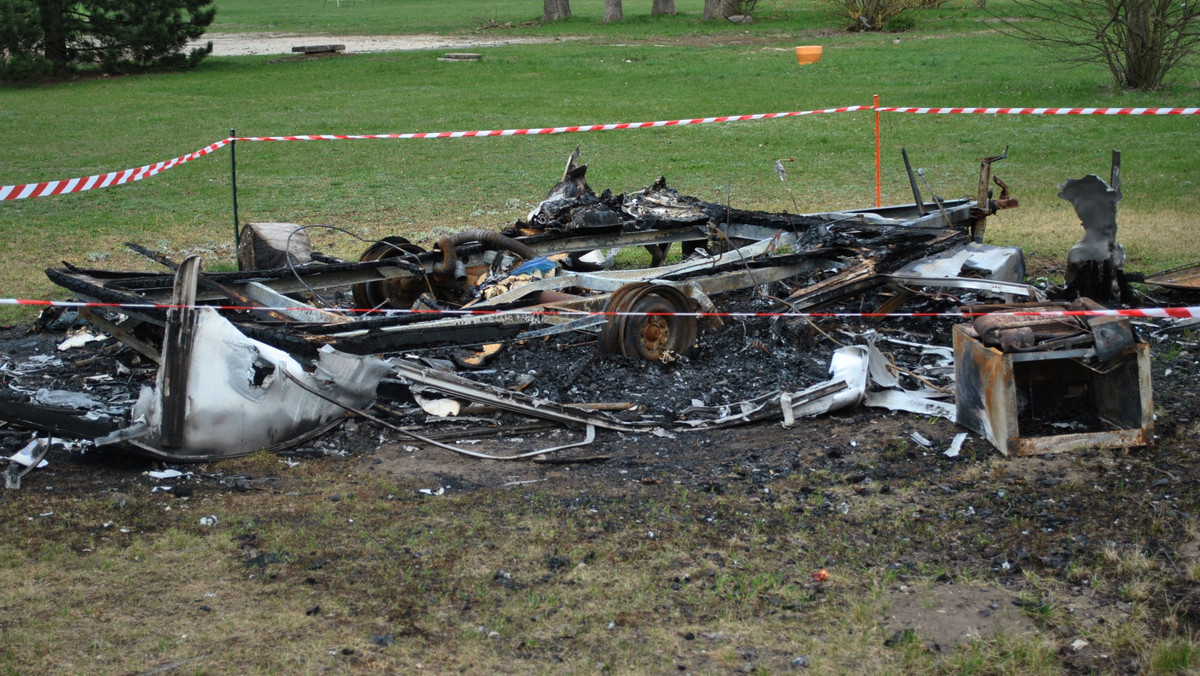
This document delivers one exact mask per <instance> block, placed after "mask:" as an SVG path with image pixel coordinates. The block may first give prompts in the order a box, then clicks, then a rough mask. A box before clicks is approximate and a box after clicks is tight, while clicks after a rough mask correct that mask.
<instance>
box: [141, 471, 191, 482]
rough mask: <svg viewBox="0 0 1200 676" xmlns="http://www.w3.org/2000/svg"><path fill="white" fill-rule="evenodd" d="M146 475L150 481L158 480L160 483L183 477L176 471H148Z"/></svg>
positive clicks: (181, 473)
mask: <svg viewBox="0 0 1200 676" xmlns="http://www.w3.org/2000/svg"><path fill="white" fill-rule="evenodd" d="M146 474H147V475H149V476H150V478H151V479H158V480H160V481H161V480H163V479H178V478H179V477H181V476H183V472H180V471H179V470H177V469H164V470H150V471H149V472H146Z"/></svg>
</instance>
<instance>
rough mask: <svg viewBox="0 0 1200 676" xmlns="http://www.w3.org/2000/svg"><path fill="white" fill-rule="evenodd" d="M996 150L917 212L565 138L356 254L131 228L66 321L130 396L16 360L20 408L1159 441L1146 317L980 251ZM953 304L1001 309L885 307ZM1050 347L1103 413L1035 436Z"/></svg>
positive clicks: (12, 381) (124, 421)
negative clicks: (770, 425)
mask: <svg viewBox="0 0 1200 676" xmlns="http://www.w3.org/2000/svg"><path fill="white" fill-rule="evenodd" d="M996 159H999V157H997V158H987V159H986V160H985V161H984V163H983V167H982V169H983V171H982V173H981V179H980V186H979V196H978V198H977V199H958V200H944V199H940V198H936V197H935V198H933V200H932V201H930V202H928V203H927V202H925V201H924V200H922V199H920V195H919V192H916V190H915V186H916V183H915V181H914V183H913V185H914V196H915V197H916V198H917V199H916V201H914V203H913V204H909V205H901V206H892V207H882V208H868V209H856V210H848V211H837V212H825V213H812V214H805V215H797V214H789V213H786V212H785V213H767V212H759V211H747V210H738V209H731V208H729V207H727V206H725V205H719V204H713V203H708V202H704V201H702V200H699V199H696V198H693V197H687V196H682V195H680V194H678V193H677V192H676V191H675V190H673V189H671V188H669V187H668V186H667V184H666V181H665V180H664V179H663V178H661V177H660V178H659V179H657V180H656V181H654V182H653V183H652V184H651V185H650V186H649V187H647V188H644V189H642V190H640V191H636V192H633V193H629V194H622V195H613V194H612V193H610V192H607V191H606V192H604V193H602V194H599V195H597V194H595V193H594V192H593V191H592V189H591V188H590V186H588V184H587V182H586V180H585V175H586V165H580V164H578V163H577V155H572V157H571V158H570V159H569V161H568V163H567V167H566V170H565V171H564V172H563V176H562V179H561V180H560V181H559V182H558V184H557V185H556V186H555V187H554V188H553V189H552V190H551V191H550V193H549V194H548V196H547V197H546V199H544V200H543V201H542V202H541V203H540V204H538V205H537V206H536V207H535V208H534V209H533V211H532V212H531V213H530V214H529V216H528V217H527V218H525V219H523V220H519V221H517V222H516V223H515V224H513V225H512V226H510V227H508V228H506V229H504V230H503V231H499V232H498V231H493V230H481V229H473V230H467V231H464V232H462V233H459V234H457V235H453V236H450V237H445V238H443V239H441V240H440V241H439V242H438V243H437V244H436V246H435V247H434V248H433V249H432V250H425V249H424V248H422V247H421V246H419V245H418V244H416V243H414V242H410V241H408V240H406V239H404V238H403V237H398V236H393V237H387V238H384V239H382V240H379V241H378V242H375V243H373V244H371V246H370V247H369V248H367V250H366V251H365V252H364V253H363V255H362V256H361V257H360V259H359V260H358V261H345V260H338V259H334V258H331V257H328V256H324V255H322V254H320V253H317V252H312V251H311V250H310V249H309V246H310V245H309V244H308V237H307V235H306V234H305V228H301V227H299V226H288V225H287V224H277V223H276V224H255V225H248V226H247V227H246V228H245V229H244V230H243V231H242V241H241V246H240V247H239V261H240V263H241V266H242V267H243V268H244V269H243V270H242V271H239V272H233V273H205V272H202V271H201V262H200V260H199V259H197V258H189V259H186V260H184V261H180V262H176V261H172V260H169V259H167V258H166V257H164V256H162V255H159V254H157V253H155V252H152V251H148V250H145V249H142V248H140V247H136V248H135V250H138V251H140V252H142V253H145V254H146V255H147V256H150V257H151V258H153V259H154V260H156V261H157V262H159V263H161V264H164V265H166V266H168V267H169V268H171V271H170V272H163V273H148V272H118V271H108V270H97V269H84V268H78V267H74V266H71V265H67V266H65V267H61V268H53V269H50V270H47V275H48V276H49V277H50V279H51V280H53V281H54V282H55V283H56V284H58V285H60V286H62V287H64V288H66V289H69V290H70V291H71V292H72V293H73V294H74V295H75V296H76V297H78V298H79V299H80V300H81V301H85V302H88V303H91V304H92V306H90V307H83V308H79V309H78V310H77V311H76V310H70V311H68V312H64V313H60V314H61V315H63V317H62V318H67V319H69V318H71V317H74V322H68V323H73V324H77V325H80V326H84V327H86V328H87V329H88V330H91V331H95V332H100V333H102V334H107V335H108V336H110V337H111V338H112V339H115V341H116V342H113V341H112V340H108V341H106V343H105V346H104V347H102V348H100V350H101V351H104V352H105V354H107V355H109V356H112V355H113V354H115V353H121V354H126V355H127V356H128V357H129V359H126V360H124V361H122V362H118V363H121V364H122V366H121V367H120V368H122V369H124V370H125V373H122V374H115V375H117V377H118V380H119V382H120V383H123V384H124V385H123V386H117V385H116V382H118V380H114V379H113V378H108V379H107V380H104V379H98V380H97V381H96V384H97V385H99V384H100V381H101V380H103V383H104V385H103V386H104V387H107V388H110V389H111V390H112V391H111V392H109V393H108V394H106V395H105V396H104V403H103V404H99V403H98V402H97V405H93V404H92V403H89V402H85V401H84V400H83V399H84V398H85V397H87V396H88V395H86V394H84V393H79V392H77V393H71V392H60V393H57V394H53V393H50V394H48V392H49V390H46V391H43V390H42V389H39V388H37V387H35V386H34V384H36V383H37V382H38V378H37V375H38V374H39V373H40V370H39V364H38V363H37V361H36V360H35V359H32V358H31V359H29V360H26V361H24V362H21V363H17V361H15V360H14V359H12V358H9V359H8V361H7V362H6V363H5V364H4V366H3V369H4V371H5V373H6V376H7V380H8V385H9V387H8V392H6V393H5V395H4V396H5V397H6V398H8V399H10V400H12V403H13V405H12V406H7V407H6V411H7V412H6V413H4V414H3V417H4V419H5V420H7V421H8V422H9V423H11V424H15V425H18V426H20V427H23V428H29V429H33V430H37V431H38V432H39V433H41V434H45V435H53V436H55V437H70V438H77V439H84V440H86V442H88V443H91V444H96V445H100V446H110V447H113V448H124V449H129V450H131V451H134V452H137V453H141V454H146V455H149V456H152V457H155V458H159V459H163V460H168V461H199V460H211V459H219V458H225V457H233V456H237V455H241V454H245V453H250V452H253V451H256V450H259V449H263V448H267V449H283V448H287V447H290V446H294V445H296V444H301V443H304V442H306V441H308V440H311V439H314V438H316V437H318V436H320V435H322V434H324V433H325V432H327V431H328V430H329V429H330V428H332V427H333V426H336V425H337V424H339V423H340V422H342V421H343V420H345V418H346V416H347V415H349V414H354V415H357V416H360V417H361V418H363V419H364V420H365V421H370V423H363V424H375V425H378V426H379V427H380V428H381V429H386V430H388V431H389V432H391V433H394V434H399V435H401V436H402V437H403V438H406V439H409V440H411V443H413V444H417V445H426V446H434V447H439V448H444V449H448V450H452V451H456V452H460V453H465V454H467V455H472V456H474V457H488V458H497V459H517V458H528V457H533V456H544V455H545V454H547V453H550V452H554V451H559V450H562V449H565V448H571V447H573V446H578V445H582V444H587V443H590V442H591V441H592V440H593V439H595V438H596V435H597V434H607V433H611V432H618V433H630V432H636V433H639V434H651V435H660V436H675V435H687V434H697V433H702V432H703V431H705V430H712V429H717V428H721V427H728V426H733V425H745V424H749V423H755V422H759V421H767V420H771V421H780V422H782V423H783V424H784V425H785V426H796V425H802V424H803V419H804V418H806V417H811V416H815V415H821V414H824V413H827V412H831V411H834V410H838V409H841V408H846V407H856V406H875V407H882V408H885V409H890V410H903V411H913V412H916V413H919V414H922V415H926V416H940V417H943V418H947V419H950V420H957V421H958V422H959V423H960V424H962V425H964V426H965V427H967V428H968V429H971V430H973V431H975V432H977V433H979V434H981V435H983V436H984V437H986V438H987V439H988V440H989V441H990V442H991V443H992V444H993V445H995V446H996V447H997V448H998V449H1000V450H1001V451H1002V452H1005V453H1008V452H1014V453H1025V452H1048V451H1049V450H1061V449H1063V448H1067V447H1070V446H1071V444H1075V445H1079V444H1082V443H1088V444H1105V443H1107V444H1124V445H1139V444H1146V443H1150V441H1151V440H1152V432H1151V430H1152V426H1151V417H1150V411H1151V409H1152V407H1151V405H1150V396H1151V395H1150V385H1149V373H1148V365H1147V350H1146V346H1145V343H1143V342H1141V341H1140V340H1139V339H1137V338H1136V337H1135V336H1134V334H1133V331H1132V329H1131V327H1130V324H1129V322H1128V320H1125V319H1119V318H1107V317H1098V318H1088V319H1087V320H1086V321H1085V320H1077V318H1062V317H1058V318H1055V317H1048V316H1044V315H1043V314H1039V315H1038V317H1037V319H1038V321H1032V320H1030V321H1018V320H1016V319H1015V317H1014V315H1012V314H1011V312H1012V311H1013V308H1014V307H1016V308H1017V309H1020V308H1025V311H1028V310H1029V308H1030V306H1029V305H1017V306H1013V305H1012V304H1013V303H1020V304H1028V303H1035V304H1037V307H1039V308H1041V310H1042V311H1044V310H1046V309H1047V308H1049V309H1050V310H1052V311H1057V310H1061V309H1062V307H1063V306H1061V305H1047V303H1048V299H1047V297H1046V293H1045V292H1044V290H1043V289H1039V288H1036V287H1033V286H1030V285H1028V284H1026V283H1025V281H1024V275H1025V270H1024V261H1023V258H1022V255H1021V251H1020V250H1019V249H1016V248H1012V247H1009V248H998V247H993V246H988V245H984V244H982V239H983V234H984V231H985V228H986V222H987V219H988V217H989V216H991V215H993V214H994V213H996V211H997V210H999V209H1002V208H1011V207H1014V206H1016V204H1017V202H1016V200H1015V199H1013V198H1012V197H1011V196H1010V195H1009V194H1008V190H1007V186H1005V185H1004V184H1003V182H1002V181H999V180H998V179H994V180H995V182H996V184H997V185H999V186H1000V187H1001V189H1002V194H1001V196H1000V197H998V198H995V197H994V196H993V195H992V193H991V192H990V191H989V183H990V182H991V181H989V179H990V178H991V163H992V162H993V161H995V160H996ZM1101 182H1102V181H1101ZM1106 194H1107V193H1106ZM1075 206H1076V209H1077V210H1079V209H1080V205H1079V204H1078V203H1075ZM1081 213H1082V212H1081ZM1085 225H1086V224H1085ZM1114 230H1115V228H1114ZM1085 239H1086V238H1085ZM676 243H679V244H680V246H679V250H680V253H677V254H672V253H671V251H672V248H673V247H674V245H675V244H676ZM131 246H132V245H131ZM1109 249H1110V250H1114V251H1115V249H1112V247H1111V246H1110V247H1109ZM1072 251H1073V252H1074V249H1073V250H1072ZM646 257H648V258H649V263H648V264H645V263H639V261H644V260H645V259H646ZM1109 261H1110V262H1109V263H1101V264H1099V265H1098V266H1097V265H1092V268H1094V269H1097V270H1099V271H1100V273H1101V274H1104V275H1107V277H1106V279H1115V277H1114V274H1115V272H1116V271H1119V267H1120V262H1121V261H1116V262H1113V260H1112V259H1111V258H1110V259H1109ZM255 265H259V266H261V265H269V266H270V267H266V268H264V269H251V268H252V266H255ZM1117 290H1118V291H1120V289H1119V288H1118V289H1117ZM1110 300H1111V299H1110ZM1078 302H1081V303H1090V301H1085V300H1081V301H1078ZM1082 307H1086V308H1088V309H1091V308H1096V307H1100V306H1099V305H1096V304H1094V303H1092V304H1090V305H1084V306H1082ZM956 308H960V309H961V311H963V312H965V313H966V314H969V315H984V316H979V317H977V318H976V319H975V320H974V322H973V323H971V324H962V325H960V326H954V325H953V322H952V321H951V320H948V319H944V318H934V317H923V318H916V319H911V320H909V321H906V322H904V323H903V327H902V328H901V326H900V324H899V323H897V322H894V321H891V320H888V319H884V318H883V315H887V314H888V313H896V312H905V313H910V314H911V313H920V314H923V315H936V314H938V313H947V312H954V311H956ZM817 311H820V312H817ZM992 312H997V313H999V314H985V313H992ZM826 313H828V314H830V315H834V314H839V313H840V314H841V315H843V316H822V315H825V314H826ZM47 319H48V317H47ZM1023 319H1029V318H1027V317H1026V318H1023ZM101 337H103V336H101ZM49 360H55V361H56V363H57V364H59V365H60V366H62V365H64V364H69V362H68V361H66V360H65V359H64V358H63V357H49V358H45V361H43V362H42V365H44V364H45V363H46V361H49ZM76 361H78V360H76ZM84 361H86V360H84ZM125 362H129V363H130V364H134V362H137V364H140V366H139V365H134V366H129V365H125ZM1051 363H1053V364H1056V365H1059V367H1060V368H1059V370H1058V371H1056V372H1055V373H1056V375H1054V376H1052V377H1051V378H1050V380H1054V381H1062V382H1069V383H1070V384H1069V385H1068V386H1066V389H1065V390H1064V391H1063V392H1059V393H1057V394H1052V395H1048V396H1050V397H1053V398H1055V399H1056V400H1057V401H1060V402H1061V401H1063V400H1064V398H1069V397H1077V398H1078V401H1084V400H1086V401H1087V403H1088V406H1086V407H1075V408H1080V409H1086V410H1087V411H1089V413H1087V417H1088V420H1087V421H1086V422H1076V421H1072V422H1071V425H1083V426H1085V427H1086V429H1084V430H1083V431H1081V432H1078V433H1074V432H1073V434H1074V436H1072V437H1071V438H1070V439H1067V440H1062V439H1059V440H1055V441H1047V440H1046V439H1045V438H1040V440H1035V441H1033V442H1030V443H1025V442H1026V441H1028V440H1025V439H1022V438H1021V437H1022V435H1026V436H1028V434H1029V433H1030V432H1031V431H1033V430H1034V429H1035V428H1034V427H1031V426H1028V425H1030V423H1028V422H1027V419H1028V413H1029V412H1028V411H1027V410H1025V409H1023V408H1022V409H1020V410H1018V409H1019V406H1018V400H1019V399H1020V400H1021V401H1027V400H1029V396H1030V393H1033V395H1035V396H1034V399H1033V404H1034V406H1035V407H1041V409H1042V410H1044V408H1045V407H1044V405H1043V404H1042V403H1041V400H1044V399H1046V397H1045V396H1042V394H1041V393H1042V392H1043V391H1044V390H1045V388H1046V387H1048V385H1047V378H1046V377H1043V376H1042V375H1041V374H1042V372H1043V371H1042V370H1043V369H1044V368H1045V367H1046V365H1047V364H1051ZM47 368H48V367H47ZM98 375H103V374H98ZM1130 392H1133V393H1136V396H1133V395H1131V394H1129V393H1130ZM956 393H957V399H956V396H955V395H956ZM964 393H965V395H966V396H964ZM52 395H53V396H52ZM75 395H77V396H75ZM1135 399H1136V401H1133V403H1130V401H1132V400H1135ZM1116 400H1120V401H1116ZM1026 408H1028V407H1026ZM1059 413H1061V411H1060V412H1059ZM530 418H533V419H536V420H539V421H542V426H541V427H539V428H538V429H545V428H546V426H547V425H549V426H551V427H554V428H561V427H564V426H565V427H567V428H571V429H575V430H579V432H578V433H577V435H576V436H575V440H574V441H572V443H568V444H566V445H563V444H561V443H557V442H555V444H554V446H553V447H551V448H544V447H538V446H536V445H535V446H534V447H533V448H531V449H526V450H522V451H516V452H512V453H508V454H505V455H503V456H494V455H489V454H486V453H478V452H471V451H469V450H467V449H463V448H460V447H457V446H455V445H454V444H453V443H452V442H453V437H454V433H453V432H450V433H439V432H437V431H436V430H435V429H434V428H436V427H437V426H438V425H455V424H457V425H458V426H459V427H458V428H456V429H463V428H469V429H471V430H472V431H473V432H475V433H478V431H479V430H480V429H483V428H491V429H492V430H494V431H495V432H497V433H499V434H505V433H507V431H508V430H514V431H515V430H521V429H529V425H528V420H529V419H530ZM1018 420H1020V421H1021V426H1020V428H1019V427H1018ZM535 427H537V426H535ZM1038 429H1040V428H1038ZM598 430H599V432H597V431H598ZM447 438H449V441H450V443H446V441H447ZM542 446H545V444H542ZM568 457H569V456H568ZM14 466H15V465H14Z"/></svg>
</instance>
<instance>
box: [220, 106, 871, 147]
mask: <svg viewBox="0 0 1200 676" xmlns="http://www.w3.org/2000/svg"><path fill="white" fill-rule="evenodd" d="M871 109H872V108H871V106H845V107H843V108H826V109H824V110H801V111H795V112H790V113H757V114H754V115H725V116H721V117H696V118H691V119H687V120H659V121H657V122H622V123H620V124H589V125H582V126H573V127H536V128H531V129H491V130H486V131H431V132H418V133H408V134H311V135H303V136H246V137H239V138H238V139H237V140H238V141H341V140H358V139H431V138H473V137H483V136H536V135H542V134H570V133H574V132H581V131H616V130H619V129H650V128H653V127H681V126H685V125H690V124H711V123H714V122H745V121H748V120H770V119H776V118H781V117H799V116H802V115H821V114H825V113H853V112H857V111H860V110H871Z"/></svg>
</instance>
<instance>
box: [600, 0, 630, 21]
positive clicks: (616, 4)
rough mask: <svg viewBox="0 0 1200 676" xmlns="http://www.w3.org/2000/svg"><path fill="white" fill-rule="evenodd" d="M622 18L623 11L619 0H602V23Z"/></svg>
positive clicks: (623, 16)
mask: <svg viewBox="0 0 1200 676" xmlns="http://www.w3.org/2000/svg"><path fill="white" fill-rule="evenodd" d="M624 18H625V11H624V10H623V9H622V8H621V0H604V23H612V22H613V21H621V20H623V19H624Z"/></svg>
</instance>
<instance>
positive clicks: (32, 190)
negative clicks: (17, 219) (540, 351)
mask: <svg viewBox="0 0 1200 676" xmlns="http://www.w3.org/2000/svg"><path fill="white" fill-rule="evenodd" d="M859 110H871V106H845V107H843V108H826V109H824V110H801V111H794V112H788V113H757V114H754V115H724V116H721V117H700V118H693V119H688V120H660V121H658V122H622V123H620V124H591V125H582V126H571V127H539V128H532V129H493V130H488V131H435V132H417V133H406V134H305V135H299V136H244V137H237V138H227V139H222V140H220V141H217V142H216V143H213V144H212V145H209V146H207V147H205V148H202V149H200V150H197V151H196V152H194V153H189V154H187V155H184V156H182V157H176V158H175V159H172V160H164V161H162V162H158V163H156V164H148V165H146V166H143V167H138V168H136V169H125V170H123V171H113V172H109V173H107V174H97V175H95V176H88V177H87V178H72V179H64V180H61V181H47V182H45V183H25V184H23V185H5V186H0V201H4V200H19V199H25V198H27V197H49V196H51V195H63V194H66V193H74V192H83V191H85V190H94V189H96V188H107V187H109V186H113V185H121V184H124V183H128V182H130V181H140V180H142V179H143V178H148V177H150V176H154V175H155V174H157V173H158V172H160V171H164V170H167V169H170V168H172V167H177V166H179V165H181V164H183V163H184V162H188V161H190V160H194V159H196V158H197V157H202V156H204V155H207V154H209V153H211V152H213V151H214V150H217V149H219V148H221V147H222V146H225V145H228V144H229V142H231V141H344V140H360V139H439V138H474V137H487V136H532V135H539V134H568V133H573V132H582V131H614V130H618V129H648V128H653V127H676V126H683V125H690V124H710V123H714V122H743V121H748V120H769V119H775V118H782V117H799V116H802V115H820V114H823V113H852V112H855V111H859Z"/></svg>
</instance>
